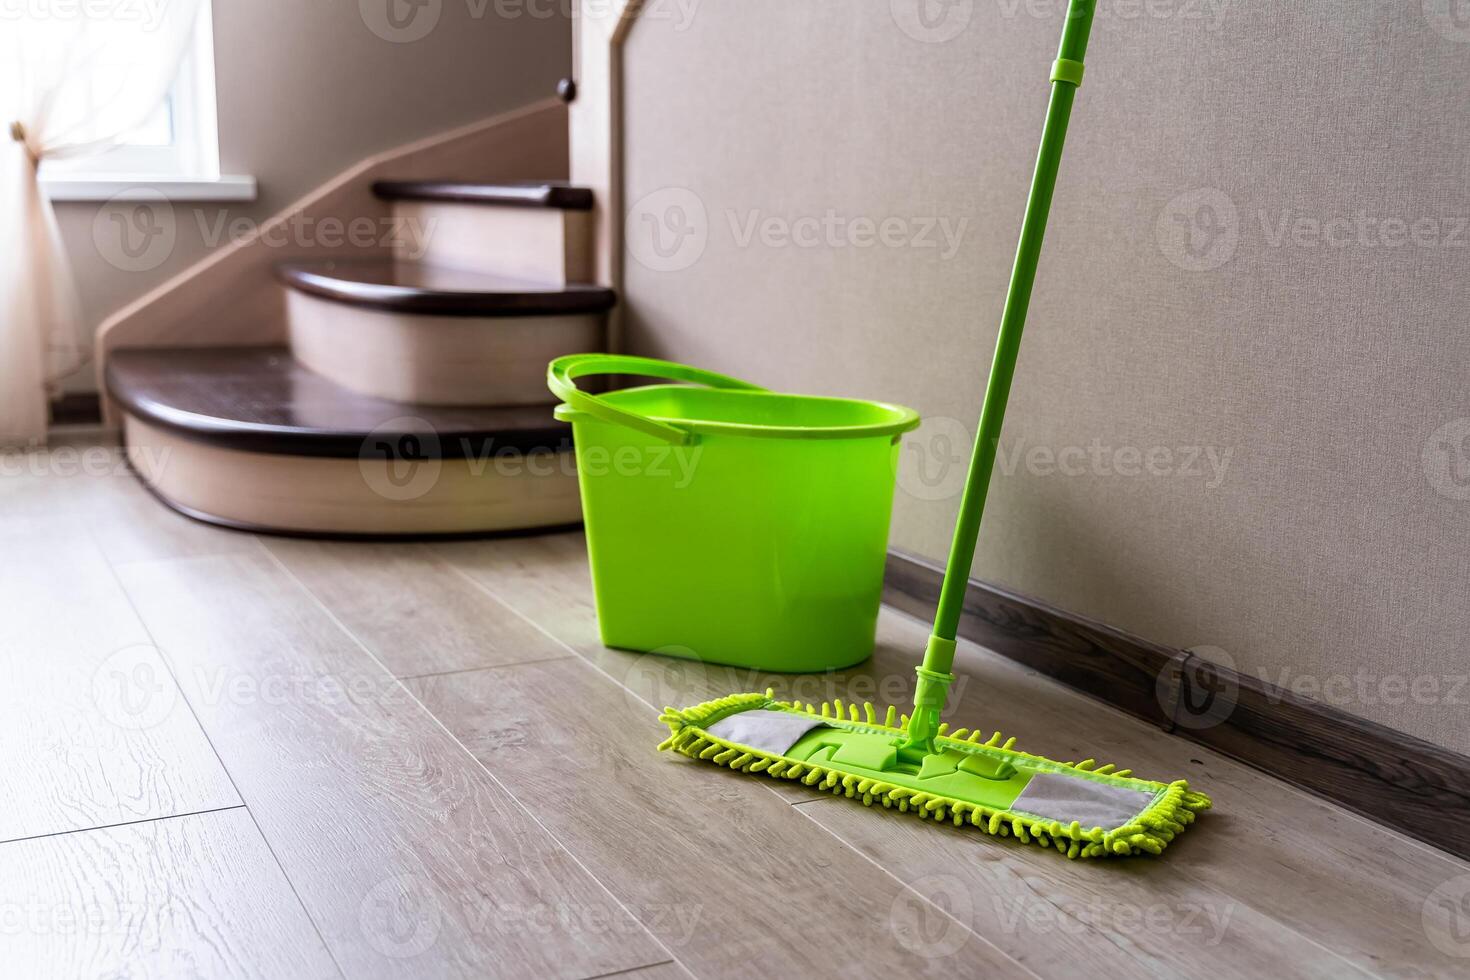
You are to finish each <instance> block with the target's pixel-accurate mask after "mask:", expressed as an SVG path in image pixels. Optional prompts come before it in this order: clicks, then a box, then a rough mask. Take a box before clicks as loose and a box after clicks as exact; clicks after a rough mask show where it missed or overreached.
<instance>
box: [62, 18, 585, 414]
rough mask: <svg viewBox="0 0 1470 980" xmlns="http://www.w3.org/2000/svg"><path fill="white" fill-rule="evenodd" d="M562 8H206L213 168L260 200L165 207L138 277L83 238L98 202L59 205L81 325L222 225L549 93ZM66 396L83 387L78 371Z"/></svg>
mask: <svg viewBox="0 0 1470 980" xmlns="http://www.w3.org/2000/svg"><path fill="white" fill-rule="evenodd" d="M390 2H393V3H398V7H399V9H400V11H402V12H407V11H417V14H416V17H417V18H418V19H417V20H409V21H407V22H403V21H400V23H403V24H404V26H403V28H402V32H401V33H396V32H395V31H394V30H393V29H391V28H390V26H389V22H388V21H387V19H386V17H385V16H383V14H384V11H386V9H387V5H388V4H389V3H390ZM380 8H381V9H380ZM562 9H563V7H562V6H561V5H559V4H555V3H534V2H525V3H520V2H497V0H484V2H480V0H430V2H428V3H427V4H422V5H419V6H416V7H415V6H411V5H409V4H406V3H400V2H398V0H361V2H358V0H330V2H320V0H316V2H302V0H214V5H213V11H214V39H215V74H216V84H217V88H218V107H219V135H220V167H221V170H222V171H223V172H225V173H236V174H250V175H253V176H254V177H255V178H256V179H257V180H258V182H259V188H260V194H259V198H258V199H257V200H256V201H254V202H253V203H250V204H188V205H184V204H178V205H175V206H174V208H173V217H174V227H175V229H176V238H175V243H174V245H173V247H172V249H171V250H170V251H168V252H167V253H166V257H164V256H161V255H157V254H156V253H149V254H148V256H147V262H148V264H149V265H150V267H149V268H147V269H142V270H136V271H135V270H133V269H125V268H119V264H118V263H117V262H114V261H111V259H110V257H109V255H108V254H104V250H103V249H102V248H100V247H99V246H98V244H97V243H96V242H95V241H94V237H93V232H94V227H95V226H98V225H100V226H101V228H102V233H104V234H105V232H106V230H107V226H106V221H107V220H108V218H107V215H108V210H109V209H108V207H107V205H105V204H94V203H62V204H58V205H57V206H56V210H57V216H58V220H59V222H60V224H61V228H62V234H63V236H64V239H65V241H66V244H67V248H68V251H69V253H70V255H71V260H72V263H73V265H74V267H75V270H76V274H77V278H78V281H79V282H80V284H81V290H82V298H83V303H84V306H85V309H86V312H87V315H88V317H89V318H90V320H91V322H92V323H93V324H96V323H98V322H100V321H101V320H102V319H103V318H104V317H105V316H106V315H107V314H109V313H111V312H112V311H113V310H116V309H117V308H119V307H121V306H122V305H124V304H125V303H127V302H129V301H131V300H133V299H136V298H137V297H138V296H141V295H142V294H143V293H145V292H146V291H148V290H149V289H151V288H153V287H154V286H157V285H158V284H160V283H162V282H163V281H165V280H166V279H168V278H169V277H170V276H173V275H175V274H177V273H178V272H180V271H182V270H183V269H185V268H187V267H188V266H189V265H191V264H192V263H194V262H195V261H197V260H198V259H199V258H201V257H202V256H204V255H205V254H206V253H207V252H208V251H209V249H210V248H211V246H212V245H217V244H224V243H226V242H227V241H228V237H227V235H225V236H221V235H220V230H221V229H227V228H229V227H230V225H231V223H233V222H236V221H240V220H242V219H243V220H245V221H253V222H260V221H263V220H264V219H265V218H267V217H269V216H270V215H272V214H274V213H275V212H277V211H279V210H281V209H282V208H283V207H285V206H286V205H288V204H290V203H291V202H292V201H294V200H296V199H297V198H299V197H301V196H302V195H304V194H306V193H307V192H309V191H310V190H312V189H313V188H315V187H316V186H318V185H319V184H321V183H323V182H324V181H326V180H328V179H330V178H331V177H332V176H334V175H335V174H337V173H340V172H341V171H343V170H345V169H346V168H348V167H350V166H351V165H353V164H354V163H356V162H357V161H359V160H361V159H363V158H365V157H367V156H370V155H372V154H374V153H378V152H381V151H384V150H388V149H391V148H393V147H397V146H400V145H402V144H405V143H409V142H411V141H413V140H417V139H421V138H423V137H426V136H432V135H435V134H437V133H441V132H443V131H445V130H448V129H451V128H453V127H455V126H460V125H463V124H465V123H469V122H473V121H476V120H480V119H484V118H488V117H490V116H493V115H495V114H496V113H500V112H504V111H505V110H507V109H511V108H514V107H516V106H520V105H524V104H526V103H529V102H532V101H534V100H536V99H542V98H546V97H547V96H549V95H551V94H552V92H553V90H554V89H555V86H556V82H557V80H558V79H560V78H562V77H563V76H565V75H566V74H568V70H569V67H570V52H571V31H570V27H569V20H568V18H566V17H565V16H563V15H561V13H560V11H561V10H562ZM420 34H422V36H417V35H420ZM394 38H397V39H394ZM445 176H454V175H453V174H446V175H445ZM104 241H106V239H104ZM155 259H156V260H157V261H156V264H155ZM68 387H69V388H72V389H74V390H84V389H91V388H94V387H95V385H94V382H93V376H92V372H91V369H90V368H84V369H83V370H82V371H81V372H79V373H78V374H77V376H76V377H75V378H74V379H72V382H71V383H70V384H69V385H68Z"/></svg>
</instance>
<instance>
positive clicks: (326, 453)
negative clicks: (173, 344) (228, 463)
mask: <svg viewBox="0 0 1470 980" xmlns="http://www.w3.org/2000/svg"><path fill="white" fill-rule="evenodd" d="M107 390H108V393H109V394H111V396H112V397H113V398H115V399H117V400H118V402H119V403H121V404H122V406H123V407H124V408H125V409H126V410H127V411H128V412H130V413H131V414H133V415H135V416H137V417H138V418H140V419H142V420H143V421H144V422H147V423H149V424H151V425H156V426H159V427H161V428H164V429H168V430H169V431H171V432H174V433H177V434H178V435H181V436H184V437H187V438H191V439H194V440H196V441H199V442H205V443H209V444H211V445H216V446H220V447H223V448H227V449H234V450H241V451H246V452H257V453H276V454H284V455H291V456H317V457H328V458H334V459H357V458H360V457H362V456H363V455H364V454H367V455H369V456H374V457H378V458H381V457H382V455H383V452H384V451H385V447H392V448H393V450H394V451H395V452H397V453H399V458H404V459H412V458H421V459H434V458H438V459H462V458H466V457H468V458H473V459H484V460H486V462H487V465H488V463H489V461H490V460H492V459H493V458H494V454H495V453H496V452H497V451H500V450H506V451H512V450H514V451H519V452H526V451H530V450H535V449H556V450H560V449H567V448H570V446H571V426H570V425H568V424H567V423H565V422H561V421H558V420H557V419H555V418H554V417H553V416H552V410H553V408H554V406H553V405H530V406H512V407H505V408H480V407H474V406H471V407H465V406H447V405H411V404H405V403H403V402H394V401H388V400H387V399H383V398H374V397H373V396H371V395H363V394H359V393H358V392H355V391H352V390H351V389H348V388H343V387H342V386H340V385H338V384H335V383H334V382H332V381H329V380H327V379H326V378H324V377H322V376H321V375H319V374H316V373H315V372H313V371H310V370H308V369H307V368H305V367H302V366H301V365H300V364H298V363H297V362H296V360H295V359H293V358H292V357H291V352H290V351H289V350H287V349H286V348H284V347H216V348H190V349H139V350H119V351H114V352H113V353H112V354H111V355H109V357H108V359H107ZM548 397H550V396H549V393H548Z"/></svg>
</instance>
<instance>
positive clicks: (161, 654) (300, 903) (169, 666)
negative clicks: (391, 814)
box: [89, 530, 347, 980]
mask: <svg viewBox="0 0 1470 980" xmlns="http://www.w3.org/2000/svg"><path fill="white" fill-rule="evenodd" d="M89 533H90V530H89ZM252 538H253V539H254V541H255V545H256V547H257V548H259V549H260V551H262V552H263V553H265V554H267V555H270V554H271V552H270V549H269V548H267V547H266V546H265V544H264V543H263V542H262V541H261V540H260V539H259V538H258V537H254V536H253V535H252ZM104 557H105V556H104ZM211 557H213V556H211ZM271 557H274V555H272V556H271ZM163 560H167V561H173V560H174V559H163ZM107 567H108V568H109V569H110V570H111V571H112V578H113V581H115V582H116V583H117V587H118V589H119V590H120V591H121V592H122V594H123V597H124V598H125V599H127V602H128V608H130V609H132V610H133V616H134V617H136V618H137V620H138V623H139V625H141V626H142V627H143V632H145V633H147V634H148V642H149V644H150V645H151V646H152V647H153V649H155V650H157V651H158V658H159V660H161V661H162V662H163V669H164V670H166V671H168V677H169V680H171V681H172V682H173V685H174V689H175V690H176V691H178V692H179V697H180V698H181V699H182V700H183V702H184V705H185V706H186V707H187V708H188V709H189V715H190V716H191V717H192V718H193V719H194V724H195V725H196V726H197V727H198V729H199V734H201V735H203V736H204V741H205V744H207V745H208V746H209V751H211V752H213V753H214V758H215V761H216V762H218V763H219V767H220V769H222V770H223V771H224V774H225V778H226V779H228V780H229V781H230V787H231V788H232V789H234V791H235V798H236V799H238V800H239V801H240V805H241V806H242V807H244V808H245V812H246V813H248V814H249V815H250V823H251V826H253V827H254V828H255V832H256V833H257V834H259V835H260V840H261V843H263V844H264V845H265V849H266V852H267V853H268V854H270V856H271V860H272V861H274V862H276V870H277V871H279V872H280V873H281V880H282V881H284V882H285V883H286V887H287V888H289V889H291V895H292V897H294V898H295V899H296V905H297V907H299V908H300V909H301V914H302V915H304V916H306V921H307V922H310V923H311V928H312V931H313V932H315V933H316V937H317V941H318V942H320V943H321V944H322V950H323V951H324V952H326V954H327V958H328V959H330V960H331V961H332V966H334V967H335V968H336V970H337V975H338V976H339V977H342V978H343V980H346V977H347V972H346V971H345V970H343V969H342V964H341V963H340V962H338V961H337V954H336V952H335V951H333V949H332V947H331V946H330V945H329V944H328V943H327V937H326V936H325V935H324V934H323V933H322V927H321V925H320V924H319V923H318V922H317V921H316V916H314V915H312V914H311V909H309V908H307V907H306V902H305V901H304V900H303V899H302V897H301V892H300V891H299V890H297V888H296V882H294V881H292V880H291V875H290V874H288V873H287V871H286V866H285V865H284V864H282V863H281V858H280V855H278V854H277V853H276V848H275V845H273V844H272V843H271V840H270V837H268V836H267V835H266V832H265V830H264V829H263V828H262V827H261V826H260V821H259V820H258V819H256V817H255V813H254V812H253V811H252V810H251V809H250V805H249V804H248V803H247V802H246V800H245V794H244V793H241V792H240V786H239V784H238V783H236V782H235V774H234V773H232V772H230V767H229V766H228V765H226V764H225V760H224V756H222V755H220V753H219V749H218V748H217V747H216V746H215V744H214V739H213V738H211V737H210V735H209V729H208V728H206V727H205V725H204V722H203V721H201V720H200V718H199V712H198V711H196V710H194V702H193V701H191V700H190V699H189V693H188V692H187V691H185V690H184V686H183V685H182V684H180V683H179V678H178V674H177V673H176V672H175V671H174V665H173V663H172V662H171V661H170V659H169V656H168V653H167V652H166V651H165V650H164V649H163V647H161V646H159V644H158V638H157V637H155V636H154V635H153V630H152V629H151V628H150V627H149V626H148V620H147V619H145V618H144V617H143V612H142V610H140V609H139V608H138V604H137V603H136V602H134V601H133V595H132V593H131V592H129V591H128V589H127V586H126V585H124V584H123V580H122V576H121V575H119V574H118V571H117V565H116V563H114V562H113V561H112V560H111V559H107Z"/></svg>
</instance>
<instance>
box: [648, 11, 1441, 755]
mask: <svg viewBox="0 0 1470 980" xmlns="http://www.w3.org/2000/svg"><path fill="white" fill-rule="evenodd" d="M1064 9H1065V7H1064V4H1063V2H1062V0H1031V2H1027V0H942V2H941V0H861V2H856V0H842V2H838V0H801V2H793V0H739V2H735V0H699V2H697V3H696V2H692V0H686V2H684V3H674V2H669V3H651V4H650V6H649V8H648V11H647V12H646V13H645V14H644V18H643V20H641V21H640V23H639V24H637V25H636V26H635V28H634V30H633V34H632V36H631V39H630V41H629V46H628V49H627V56H626V67H625V72H626V81H625V85H626V98H627V106H626V112H627V126H628V128H627V135H626V158H627V159H626V166H627V171H626V195H627V197H626V200H627V206H628V209H629V211H628V215H627V218H628V237H627V246H628V254H627V259H626V300H627V304H628V311H629V338H630V343H631V346H632V347H633V348H634V350H636V351H637V352H640V353H650V354H654V355H658V356H665V357H671V358H674V359H678V360H686V361H690V362H693V363H696V364H700V365H702V366H705V367H709V368H713V369H716V370H720V371H724V372H727V373H731V374H735V375H739V376H744V377H747V378H749V379H751V380H754V381H758V382H761V383H764V384H766V385H769V386H772V387H779V388H786V389H790V390H797V391H807V392H814V393H823V394H849V395H857V396H863V397H871V398H879V399H885V400H890V401H896V402H901V403H904V404H908V405H911V406H913V407H914V408H916V409H918V410H919V411H920V412H921V413H922V414H923V415H924V417H925V419H926V422H925V424H924V426H923V427H922V428H921V429H920V430H919V431H918V432H917V433H916V434H914V435H913V436H912V437H910V438H909V439H908V440H907V441H906V443H905V445H904V447H903V453H902V465H901V469H900V473H899V491H898V498H897V504H896V508H895V515H894V525H893V539H892V543H893V545H894V546H895V547H897V548H900V549H903V550H907V551H910V552H915V553H918V554H921V555H925V556H927V557H930V558H936V559H942V558H943V557H944V553H945V550H946V548H947V546H948V540H949V535H950V528H951V525H952V521H953V519H954V513H955V510H956V508H957V507H958V503H959V497H958V494H959V490H960V485H961V483H962V480H963V475H964V463H965V460H966V459H967V457H968V452H969V448H970V445H971V440H972V438H973V430H974V424H975V419H976V417H977V415H978V406H979V402H980V395H981V391H982V388H983V385H984V379H985V374H986V371H987V368H988V365H989V360H990V356H991V350H992V346H993V344H994V339H995V327H996V323H997V321H998V318H999V314H1000V307H1001V303H1002V299H1003V295H1004V289H1005V284H1006V279H1007V275H1008V273H1009V269H1010V264H1011V258H1012V250H1013V248H1014V243H1015V238H1016V235H1017V233H1018V231H1019V227H1020V220H1021V212H1022V207H1023V204H1024V200H1025V193H1026V188H1027V184H1028V182H1029V179H1030V172H1031V166H1032V163H1033V161H1034V156H1035V150H1036V145H1037V141H1038V138H1039V136H1040V127H1041V122H1042V118H1043V116H1044V113H1045V106H1046V99H1047V93H1048V84H1047V76H1048V72H1049V68H1050V63H1051V60H1052V58H1053V57H1054V56H1055V51H1056V44H1057V38H1058V36H1059V34H1060V30H1061V23H1062V14H1063V11H1064ZM991 499H992V503H991V506H990V509H989V512H988V516H987V520H986V525H985V528H984V530H983V531H982V536H981V545H980V551H979V556H978V558H977V561H976V564H975V568H974V572H975V574H976V575H978V576H979V577H981V578H984V579H986V580H989V581H993V582H997V583H1000V584H1002V585H1005V586H1007V587H1009V588H1013V589H1017V590H1019V591H1022V592H1025V593H1028V594H1031V595H1034V596H1038V597H1040V598H1042V599H1044V600H1046V601H1047V602H1049V603H1052V604H1055V605H1058V606H1061V607H1063V608H1065V609H1068V610H1072V611H1074V612H1076V613H1079V614H1082V615H1085V616H1088V617H1093V618H1096V619H1099V620H1102V621H1104V622H1106V623H1109V624H1112V625H1114V626H1117V627H1120V628H1122V629H1125V630H1129V631H1132V632H1135V633H1139V634H1141V635H1143V636H1145V637H1148V638H1149V639H1152V640H1155V641H1157V642H1160V643H1164V644H1168V645H1170V646H1174V647H1182V648H1191V649H1194V650H1195V651H1196V652H1197V653H1198V654H1199V655H1200V656H1204V657H1208V658H1211V659H1213V660H1217V661H1220V662H1224V663H1227V664H1229V665H1231V666H1234V667H1235V668H1237V669H1239V670H1242V671H1245V672H1247V673H1249V674H1252V675H1255V676H1259V677H1262V678H1264V679H1265V680H1267V681H1269V682H1271V683H1272V684H1275V685H1277V686H1280V687H1284V688H1287V689H1290V690H1293V691H1296V692H1297V693H1299V694H1302V695H1304V696H1306V697H1310V698H1315V699H1317V700H1322V701H1327V702H1329V703H1331V704H1334V705H1336V706H1338V707H1340V708H1342V709H1344V710H1346V711H1349V712H1352V713H1354V714H1357V715H1360V716H1363V717H1366V718H1370V719H1373V720H1376V721H1379V722H1382V723H1385V724H1388V725H1391V726H1393V727H1395V728H1399V729H1401V730H1404V731H1408V732H1411V733H1413V734H1415V735H1418V736H1421V737H1423V738H1426V739H1429V740H1431V741H1435V742H1438V743H1440V744H1442V745H1445V746H1448V747H1450V748H1453V749H1457V750H1459V751H1462V752H1463V751H1470V723H1467V720H1470V683H1467V675H1470V0H1395V2H1388V0H1372V2H1359V3H1350V4H1344V3H1341V2H1329V0H1300V2H1292V3H1285V2H1271V3H1266V2H1255V3H1245V2H1244V0H1100V2H1099V13H1098V21H1097V25H1096V27H1095V29H1094V34H1093V42H1092V47H1091V50H1090V53H1089V57H1088V73H1087V79H1086V82H1085V84H1084V86H1083V88H1082V91H1081V92H1080V94H1079V97H1078V100H1077V107H1076V110H1075V115H1074V118H1073V127H1072V135H1071V138H1070V142H1069V144H1068V152H1067V156H1066V159H1065V161H1064V163H1063V167H1062V175H1061V180H1060V185H1059V187H1058V190H1057V195H1056V202H1055V208H1054V211H1053V216H1052V221H1051V225H1050V230H1049V233H1048V239H1047V250H1046V254H1045V256H1044V258H1043V261H1042V265H1041V270H1040V275H1039V279H1038V286H1037V294H1036V298H1035V301H1034V303H1033V306H1032V316H1031V322H1030V326H1029V328H1028V333H1027V336H1026V341H1025V344H1024V345H1023V349H1022V354H1021V366H1020V370H1019V372H1018V374H1017V379H1016V386H1015V393H1014V396H1013V401H1012V408H1011V414H1010V417H1009V420H1008V424H1007V427H1006V431H1005V435H1004V437H1003V439H1002V443H1001V460H1000V465H999V467H998V473H997V477H996V482H995V485H994V489H993V492H992V498H991Z"/></svg>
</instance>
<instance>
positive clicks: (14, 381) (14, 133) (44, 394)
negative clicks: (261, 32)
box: [0, 0, 201, 446]
mask: <svg viewBox="0 0 1470 980" xmlns="http://www.w3.org/2000/svg"><path fill="white" fill-rule="evenodd" d="M200 2H201V0H153V2H151V3H128V2H121V0H119V2H114V3H94V4H87V3H79V4H13V5H7V7H8V9H6V10H4V11H3V12H0V446H14V445H35V444H39V443H41V442H44V441H45V437H46V424H47V415H48V401H49V396H50V395H51V394H52V391H53V388H54V386H55V384H56V382H57V381H58V380H60V379H61V378H62V377H64V376H65V375H67V374H69V373H71V372H72V371H74V370H76V368H77V367H78V366H79V365H80V364H81V362H82V359H83V356H84V353H85V351H86V350H87V346H88V345H87V343H86V339H85V326H84V324H83V321H82V314H81V307H80V304H79V302H78V299H77V291H76V283H75V282H74V280H73V279H72V273H71V267H70V265H69V263H68V262H67V258H66V253H65V251H63V249H62V246H61V238H60V235H59V233H58V230H57V226H56V216H55V215H54V214H53V213H52V210H51V203H50V202H49V201H48V200H47V199H46V197H45V196H44V195H43V194H42V193H41V191H40V188H39V186H38V185H37V183H36V171H37V168H38V167H39V166H40V165H41V162H42V161H43V160H47V159H55V158H60V157H65V156H78V155H82V154H89V153H95V152H98V151H100V150H105V149H107V148H108V147H109V146H111V145H114V144H115V143H117V142H118V141H119V140H120V138H122V137H124V136H126V135H127V133H128V132H129V130H132V129H135V128H136V127H138V126H139V125H141V124H142V123H143V122H144V121H145V120H147V118H148V117H149V116H150V115H151V114H152V113H153V112H154V111H155V110H156V109H157V108H158V106H159V105H160V104H161V103H162V102H163V99H164V98H165V96H166V95H167V94H168V90H169V87H170V86H171V85H172V83H173V80H174V77H175V76H176V75H177V74H178V71H179V63H180V61H181V60H182V58H183V56H184V53H185V52H186V50H187V49H188V45H189V41H190V38H191V36H192V34H193V28H194V20H195V15H196V13H197V12H198V9H199V4H200ZM5 130H8V133H7V132H5Z"/></svg>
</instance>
